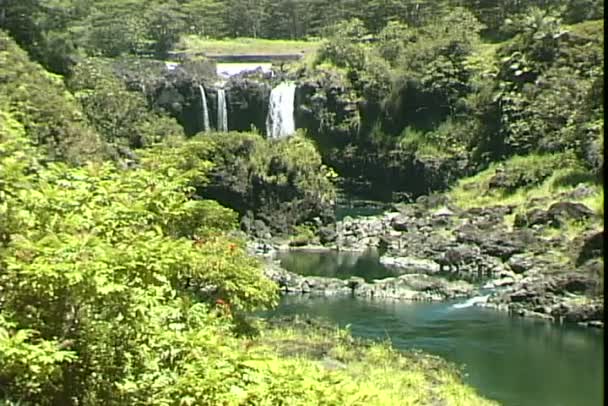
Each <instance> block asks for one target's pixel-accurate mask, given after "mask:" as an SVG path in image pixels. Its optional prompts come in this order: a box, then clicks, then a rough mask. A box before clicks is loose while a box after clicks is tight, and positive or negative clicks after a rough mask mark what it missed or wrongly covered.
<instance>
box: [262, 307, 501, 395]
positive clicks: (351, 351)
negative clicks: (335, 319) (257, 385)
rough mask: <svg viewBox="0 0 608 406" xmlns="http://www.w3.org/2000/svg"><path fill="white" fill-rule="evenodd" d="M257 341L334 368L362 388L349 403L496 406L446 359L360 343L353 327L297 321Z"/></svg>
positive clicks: (306, 361) (291, 356)
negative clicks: (462, 380)
mask: <svg viewBox="0 0 608 406" xmlns="http://www.w3.org/2000/svg"><path fill="white" fill-rule="evenodd" d="M253 345H254V346H256V347H258V346H259V347H261V348H263V349H265V350H266V351H273V352H278V353H279V354H281V355H283V356H286V357H288V359H292V360H295V361H296V362H299V363H302V364H308V365H311V366H313V367H314V368H318V369H319V370H320V371H323V370H331V371H332V372H331V374H332V375H333V376H334V378H333V379H336V378H337V377H344V379H345V382H349V383H350V384H352V385H354V386H355V387H357V388H358V390H357V394H356V395H355V396H353V397H352V398H350V399H349V401H350V402H347V403H346V404H364V403H368V404H372V405H387V406H388V405H395V406H397V405H420V404H431V403H432V402H442V403H444V404H447V405H454V406H455V405H463V406H464V405H471V406H474V405H492V404H494V403H493V402H489V401H487V400H484V399H481V398H479V397H478V396H477V395H476V394H475V393H474V392H473V391H472V390H471V389H470V388H467V387H464V386H462V385H461V384H460V383H459V380H460V376H461V375H460V372H459V371H458V370H457V369H456V368H455V367H454V366H453V365H450V364H447V363H446V362H445V361H443V360H442V359H441V358H438V357H433V356H429V355H425V354H422V353H420V352H415V351H411V352H405V353H401V352H397V351H395V350H393V349H392V348H391V346H390V343H378V344H370V343H367V342H364V341H359V340H356V339H354V338H353V337H351V335H350V334H349V333H348V331H344V330H339V329H335V328H331V327H328V326H324V325H322V324H321V325H315V324H313V325H312V326H311V325H310V323H304V322H303V321H300V320H298V319H296V320H295V321H294V322H292V323H291V325H290V326H289V327H287V328H286V327H274V328H271V329H267V330H265V332H264V333H263V334H262V335H261V336H260V338H259V339H258V340H256V341H254V342H253ZM322 373H323V372H322ZM293 401H295V402H296V403H295V404H300V403H298V400H295V399H294V400H293ZM351 402H352V403H351ZM288 404H292V403H290V402H288ZM315 404H318V403H315ZM324 404H325V403H324ZM328 404H331V403H330V402H328Z"/></svg>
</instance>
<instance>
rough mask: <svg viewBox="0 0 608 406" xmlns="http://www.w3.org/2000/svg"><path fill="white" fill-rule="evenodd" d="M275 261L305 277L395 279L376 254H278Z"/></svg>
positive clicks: (292, 252)
mask: <svg viewBox="0 0 608 406" xmlns="http://www.w3.org/2000/svg"><path fill="white" fill-rule="evenodd" d="M276 258H277V259H278V260H280V261H281V266H282V267H283V268H285V269H287V270H288V271H290V272H294V273H297V274H300V275H304V276H324V277H328V278H338V279H348V278H350V277H351V276H358V277H361V278H363V279H365V280H366V281H367V282H370V281H372V280H374V279H383V278H388V277H391V276H395V271H394V270H392V269H391V268H389V267H386V266H384V265H382V264H381V263H380V262H379V261H378V259H379V254H378V252H377V251H375V250H370V251H367V252H364V253H356V252H340V253H336V252H300V251H291V252H280V253H278V254H277V256H276Z"/></svg>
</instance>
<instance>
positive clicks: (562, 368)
mask: <svg viewBox="0 0 608 406" xmlns="http://www.w3.org/2000/svg"><path fill="white" fill-rule="evenodd" d="M298 255H302V253H299V254H298ZM333 255H338V254H333ZM340 255H342V254H340ZM300 262H301V260H300ZM312 263H314V261H312ZM342 266H344V264H343V265H342ZM342 272H346V269H342ZM357 272H360V270H357ZM456 303H457V302H444V303H389V302H375V301H367V300H361V299H354V298H351V297H342V298H322V297H321V298H319V297H317V298H306V297H289V296H288V297H284V298H283V299H282V301H281V304H280V305H279V307H278V308H277V309H276V310H275V311H274V313H273V314H276V315H294V314H301V315H303V314H307V315H310V316H318V317H322V318H324V319H326V320H329V321H332V322H334V323H336V324H338V325H340V326H343V327H344V326H347V325H349V326H350V329H351V331H352V333H353V335H355V336H359V337H366V338H371V339H380V340H383V339H390V340H391V341H392V343H393V346H395V347H396V348H398V349H411V348H417V349H422V350H425V351H427V352H429V353H432V354H436V355H440V356H442V357H444V358H446V359H448V360H450V361H452V362H455V363H457V364H460V365H464V371H465V373H466V377H465V380H466V382H467V383H468V384H470V385H471V386H473V387H474V388H476V389H477V391H478V392H479V393H480V394H481V395H483V396H485V397H487V398H491V399H494V400H497V401H499V402H500V403H502V404H504V405H509V406H544V405H547V406H598V405H603V392H604V389H603V381H604V343H603V331H601V330H592V329H585V328H580V327H578V326H558V325H554V324H551V323H549V322H546V321H541V320H527V319H521V318H513V317H510V316H508V315H507V314H505V313H502V312H498V311H494V310H491V309H483V308H478V307H465V308H458V307H454V304H456Z"/></svg>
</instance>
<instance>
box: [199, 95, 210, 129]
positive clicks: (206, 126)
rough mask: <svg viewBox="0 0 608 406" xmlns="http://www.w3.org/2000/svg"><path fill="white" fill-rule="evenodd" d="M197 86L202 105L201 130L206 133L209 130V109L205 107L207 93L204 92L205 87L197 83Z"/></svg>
mask: <svg viewBox="0 0 608 406" xmlns="http://www.w3.org/2000/svg"><path fill="white" fill-rule="evenodd" d="M198 88H199V90H200V91H201V104H202V106H203V131H204V132H206V133H207V132H209V130H210V127H209V110H208V108H207V95H206V94H205V88H204V87H203V85H199V86H198Z"/></svg>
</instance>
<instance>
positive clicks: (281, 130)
mask: <svg viewBox="0 0 608 406" xmlns="http://www.w3.org/2000/svg"><path fill="white" fill-rule="evenodd" d="M295 94H296V85H295V83H290V82H283V83H281V84H279V85H278V86H277V87H275V88H274V89H272V91H271V92H270V102H269V105H268V116H267V117H266V134H267V137H268V138H283V137H288V136H290V135H292V134H293V133H294V132H295V131H296V125H295V121H294V117H293V110H294V100H295Z"/></svg>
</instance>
